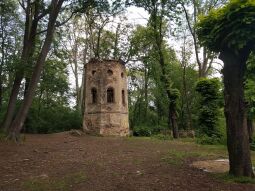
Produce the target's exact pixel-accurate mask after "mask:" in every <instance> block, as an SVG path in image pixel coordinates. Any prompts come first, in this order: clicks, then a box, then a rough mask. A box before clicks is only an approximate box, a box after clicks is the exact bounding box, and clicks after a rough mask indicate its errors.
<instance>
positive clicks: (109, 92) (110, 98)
mask: <svg viewBox="0 0 255 191" xmlns="http://www.w3.org/2000/svg"><path fill="white" fill-rule="evenodd" d="M113 102H114V90H113V88H108V89H107V103H113Z"/></svg>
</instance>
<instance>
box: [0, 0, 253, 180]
mask: <svg viewBox="0 0 255 191" xmlns="http://www.w3.org/2000/svg"><path fill="white" fill-rule="evenodd" d="M135 7H136V9H137V10H141V9H143V11H144V12H145V13H146V15H145V16H144V18H143V21H144V24H137V23H135V22H134V20H130V18H129V17H130V15H129V14H130V13H129V12H128V10H129V8H133V9H134V8H135ZM254 26H255V2H254V1H253V0H230V1H227V0H160V1H158V0H133V1H121V0H115V1H106V0H93V1H86V0H4V1H1V2H0V34H1V35H0V43H1V46H0V51H1V52H0V59H1V61H0V122H1V131H2V132H3V133H4V134H6V136H7V137H8V138H9V139H12V140H19V137H20V136H19V135H20V133H21V132H22V133H54V132H61V131H66V130H70V129H79V128H81V126H82V114H83V111H84V103H83V100H84V97H83V96H84V89H85V87H84V75H83V74H84V65H85V64H86V63H87V62H88V61H89V60H90V59H91V58H97V59H121V60H123V61H124V62H125V63H126V68H127V75H128V96H129V97H128V98H129V100H128V102H129V121H130V123H129V125H130V129H131V130H132V132H133V135H135V136H162V137H165V138H167V137H170V136H173V138H178V137H179V136H191V135H193V132H195V137H196V140H197V142H198V143H201V144H227V145H228V151H229V158H230V173H231V174H234V175H236V176H254V175H253V172H252V165H251V160H250V149H249V148H251V149H254V148H255V142H254V139H253V120H254V118H255V116H254V115H255V73H254V71H255V56H254V54H253V53H252V51H253V50H254V44H255V33H254V31H255V28H254ZM224 108H225V109H224ZM224 111H225V112H224ZM226 129H227V130H226ZM237 140H238V141H237ZM240 153H241V154H240Z"/></svg>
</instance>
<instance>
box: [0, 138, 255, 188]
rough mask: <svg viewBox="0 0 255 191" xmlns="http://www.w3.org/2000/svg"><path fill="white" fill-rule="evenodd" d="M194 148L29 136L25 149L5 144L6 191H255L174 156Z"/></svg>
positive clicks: (0, 167) (2, 173)
mask: <svg viewBox="0 0 255 191" xmlns="http://www.w3.org/2000/svg"><path fill="white" fill-rule="evenodd" d="M193 147H194V145H193V144H191V143H190V144H189V143H179V142H176V141H159V140H151V139H139V138H113V137H107V138H106V137H92V136H81V137H74V136H71V135H69V134H68V133H59V134H52V135H26V141H25V142H24V143H22V144H21V145H15V144H13V143H6V142H0V154H1V155H0V190H1V191H19V190H28V191H30V190H34V191H36V190H38V191H44V190H64V191H65V190H66V191H69V190H72V191H83V190H84V191H90V190H91V191H103V190H108V191H114V190H116V191H126V190H130V191H131V190H133V191H136V190H144V191H150V190H159V191H161V190H162V191H164V190H173V191H185V190H187V191H188V190H189V191H193V190H194V191H199V190H201V191H207V190H208V191H221V190H224V191H225V190H229V191H230V190H231V191H240V190H241V191H255V185H251V184H250V185H249V184H234V183H224V182H221V181H219V180H217V179H215V178H213V176H211V175H209V174H208V173H206V172H203V171H201V170H198V169H195V168H192V167H190V166H189V162H190V161H191V160H194V157H193V158H192V157H190V158H189V159H186V160H185V161H184V162H182V163H179V162H178V161H174V160H177V159H178V157H177V158H174V159H172V158H171V156H170V155H169V154H168V153H169V151H171V150H175V151H178V150H181V151H185V152H187V153H188V152H189V151H190V150H192V149H193ZM176 156H178V155H176ZM169 161H170V162H169ZM171 161H172V162H171ZM173 161H174V163H173Z"/></svg>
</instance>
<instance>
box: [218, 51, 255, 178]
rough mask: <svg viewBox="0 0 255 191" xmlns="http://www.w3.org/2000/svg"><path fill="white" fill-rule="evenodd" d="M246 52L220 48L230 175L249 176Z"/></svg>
mask: <svg viewBox="0 0 255 191" xmlns="http://www.w3.org/2000/svg"><path fill="white" fill-rule="evenodd" d="M249 53H250V52H248V51H242V52H241V53H240V54H239V55H236V54H235V53H234V52H233V51H231V50H229V49H225V50H223V51H222V52H221V54H220V59H221V60H222V61H223V62H224V69H223V75H224V87H225V89H224V99H225V117H226V124H227V146H228V154H229V165H230V170H229V173H230V174H232V175H234V176H248V177H253V176H254V174H253V170H252V163H251V154H250V148H249V134H248V128H247V114H246V105H245V101H244V73H245V70H246V61H247V59H248V56H249Z"/></svg>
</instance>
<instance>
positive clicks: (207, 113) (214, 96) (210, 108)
mask: <svg viewBox="0 0 255 191" xmlns="http://www.w3.org/2000/svg"><path fill="white" fill-rule="evenodd" d="M219 89H220V84H219V80H218V79H217V78H213V79H205V78H203V79H200V80H199V81H198V82H197V84H196V91H197V92H198V93H199V94H200V95H201V96H200V99H199V109H198V111H199V116H198V125H199V129H198V133H199V135H201V136H202V135H206V136H208V137H220V132H219V131H218V129H217V126H218V122H219V98H220V93H219Z"/></svg>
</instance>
